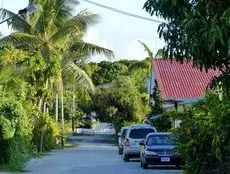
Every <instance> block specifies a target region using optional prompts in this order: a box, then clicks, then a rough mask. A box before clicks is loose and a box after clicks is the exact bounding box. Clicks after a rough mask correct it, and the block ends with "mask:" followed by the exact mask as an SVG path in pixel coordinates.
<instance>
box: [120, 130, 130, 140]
mask: <svg viewBox="0 0 230 174" xmlns="http://www.w3.org/2000/svg"><path fill="white" fill-rule="evenodd" d="M127 130H128V129H124V130H123V131H122V135H121V138H123V139H124V138H125V134H126V132H127Z"/></svg>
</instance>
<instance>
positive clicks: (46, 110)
mask: <svg viewBox="0 0 230 174" xmlns="http://www.w3.org/2000/svg"><path fill="white" fill-rule="evenodd" d="M48 82H49V81H48V79H46V84H45V89H48ZM42 101H43V100H42V98H41V99H40V101H39V105H40V106H39V107H40V108H41V112H42ZM47 112H48V109H47V108H46V102H44V103H43V114H45V113H47ZM42 121H43V118H42ZM45 126H46V125H44V126H43V127H42V128H41V139H40V152H42V151H43V140H44V131H45Z"/></svg>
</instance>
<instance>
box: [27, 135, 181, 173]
mask: <svg viewBox="0 0 230 174" xmlns="http://www.w3.org/2000/svg"><path fill="white" fill-rule="evenodd" d="M109 140H111V137H109V138H105V137H99V136H98V137H72V142H73V143H78V144H79V146H78V147H74V148H70V149H65V150H55V151H52V152H51V153H49V154H48V155H47V156H45V157H44V158H39V159H32V160H31V161H29V162H28V163H27V164H26V167H25V170H26V172H25V173H28V174H46V173H47V174H117V173H119V174H150V173H151V174H153V173H154V174H179V173H182V171H179V170H176V169H174V168H172V167H164V168H162V167H155V166H151V167H150V168H149V169H147V170H144V169H142V168H140V164H139V161H138V160H133V161H131V162H128V163H125V162H124V161H123V160H122V158H121V156H120V155H118V151H117V147H116V146H115V145H113V144H112V143H111V142H109ZM107 142H109V143H107Z"/></svg>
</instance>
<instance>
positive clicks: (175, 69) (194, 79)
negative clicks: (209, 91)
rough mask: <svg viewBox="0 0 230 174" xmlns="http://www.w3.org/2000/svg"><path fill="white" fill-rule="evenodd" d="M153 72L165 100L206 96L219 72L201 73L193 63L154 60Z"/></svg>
mask: <svg viewBox="0 0 230 174" xmlns="http://www.w3.org/2000/svg"><path fill="white" fill-rule="evenodd" d="M153 71H154V74H155V76H156V79H157V82H158V85H159V88H160V91H161V96H162V97H163V98H175V99H181V98H197V97H202V96H204V91H205V89H206V87H207V85H208V83H209V82H210V80H211V79H212V77H214V76H218V75H219V74H220V72H219V71H214V70H209V71H208V72H207V73H206V72H205V71H203V72H201V71H200V69H198V68H195V67H193V62H192V61H190V62H188V63H187V61H184V63H183V64H181V63H180V62H176V60H175V59H173V60H170V59H166V60H165V59H154V60H153Z"/></svg>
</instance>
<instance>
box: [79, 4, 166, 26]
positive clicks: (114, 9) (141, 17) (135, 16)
mask: <svg viewBox="0 0 230 174" xmlns="http://www.w3.org/2000/svg"><path fill="white" fill-rule="evenodd" d="M82 1H84V2H87V3H90V4H93V5H96V6H99V7H102V8H105V9H107V10H111V11H114V12H117V13H120V14H123V15H127V16H130V17H134V18H138V19H142V20H146V21H151V22H156V23H159V24H161V23H163V22H164V21H161V20H157V19H152V18H148V17H144V16H140V15H136V14H133V13H129V12H125V11H122V10H119V9H116V8H113V7H109V6H106V5H103V4H99V3H96V2H93V1H90V0H82Z"/></svg>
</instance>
